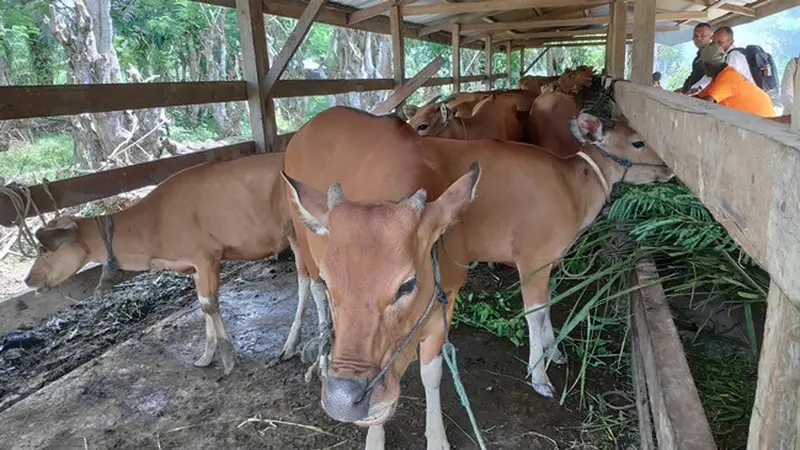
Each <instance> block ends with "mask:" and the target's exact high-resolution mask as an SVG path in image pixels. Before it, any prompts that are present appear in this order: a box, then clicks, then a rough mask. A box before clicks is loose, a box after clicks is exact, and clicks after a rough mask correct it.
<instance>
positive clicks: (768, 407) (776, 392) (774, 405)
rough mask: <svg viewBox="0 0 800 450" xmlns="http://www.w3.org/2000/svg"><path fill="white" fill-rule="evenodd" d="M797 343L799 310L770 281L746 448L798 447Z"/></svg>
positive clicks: (799, 357)
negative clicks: (756, 384)
mask: <svg viewBox="0 0 800 450" xmlns="http://www.w3.org/2000/svg"><path fill="white" fill-rule="evenodd" d="M795 300H797V299H795ZM798 342H800V311H799V310H798V309H797V306H795V305H793V304H792V302H791V300H790V299H789V297H787V296H786V294H784V293H783V292H782V291H781V289H780V287H778V286H777V285H776V284H775V283H774V282H771V283H770V286H769V298H768V300H767V320H766V324H765V325H764V341H763V343H762V345H761V357H760V359H759V362H758V386H757V387H756V399H755V402H754V403H753V412H752V414H751V415H750V431H749V434H748V436H747V449H748V450H772V449H796V448H800V437H799V436H798V433H800V414H798V409H800V351H798V347H797V345H798Z"/></svg>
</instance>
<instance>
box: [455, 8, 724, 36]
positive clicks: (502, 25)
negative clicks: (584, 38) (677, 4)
mask: <svg viewBox="0 0 800 450" xmlns="http://www.w3.org/2000/svg"><path fill="white" fill-rule="evenodd" d="M705 19H708V12H707V11H682V12H665V13H657V14H656V21H678V20H705ZM610 21H611V18H610V17H609V16H600V17H584V18H579V19H539V20H537V19H532V20H520V21H516V22H495V23H477V24H472V25H463V26H462V27H461V34H462V35H463V34H471V33H476V32H486V31H508V30H520V31H524V30H533V29H537V28H550V27H568V26H584V25H605V24H608V23H609V22H610ZM628 23H633V15H629V16H628Z"/></svg>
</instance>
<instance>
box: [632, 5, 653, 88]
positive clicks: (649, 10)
mask: <svg viewBox="0 0 800 450" xmlns="http://www.w3.org/2000/svg"><path fill="white" fill-rule="evenodd" d="M634 4H635V7H634V19H635V20H634V28H633V49H632V50H631V81H633V82H634V83H639V84H647V85H650V84H652V80H653V57H654V56H655V45H656V0H634Z"/></svg>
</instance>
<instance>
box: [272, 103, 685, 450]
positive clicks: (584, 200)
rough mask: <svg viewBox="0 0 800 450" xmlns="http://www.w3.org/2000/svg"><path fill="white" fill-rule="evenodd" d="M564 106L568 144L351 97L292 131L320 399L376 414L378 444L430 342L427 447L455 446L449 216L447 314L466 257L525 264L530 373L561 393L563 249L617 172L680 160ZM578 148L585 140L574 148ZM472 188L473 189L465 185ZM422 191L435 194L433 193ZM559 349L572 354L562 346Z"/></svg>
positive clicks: (332, 408)
mask: <svg viewBox="0 0 800 450" xmlns="http://www.w3.org/2000/svg"><path fill="white" fill-rule="evenodd" d="M543 103H544V102H543ZM564 110H566V108H565V109H564ZM552 120H554V121H555V120H556V119H552ZM563 122H564V124H566V125H562V128H564V127H567V128H568V129H572V130H573V131H574V134H575V136H577V137H578V138H579V139H580V140H581V141H582V145H581V144H579V145H576V146H575V148H573V149H566V151H564V152H563V154H561V155H560V156H556V155H554V154H553V153H558V152H556V151H552V150H550V151H547V150H545V149H543V148H541V147H537V146H533V145H528V144H523V143H514V142H503V141H497V140H479V141H469V142H465V141H460V140H454V139H441V138H436V137H418V136H416V135H415V134H414V133H413V132H412V130H411V129H410V127H407V126H405V125H403V124H402V123H401V122H400V121H398V120H393V119H391V118H389V117H380V118H379V117H374V116H371V115H368V114H364V113H362V112H358V111H354V110H351V109H348V108H342V107H337V108H333V109H331V110H328V111H325V112H323V113H321V114H319V115H318V116H316V117H315V118H313V119H312V120H311V121H310V122H309V123H307V124H306V125H305V127H304V128H302V129H301V130H300V131H299V132H298V134H297V135H295V137H294V138H293V140H292V143H290V147H289V149H288V151H287V158H286V172H287V175H288V178H287V180H288V182H289V183H290V184H291V185H292V187H293V188H292V189H290V190H289V193H290V201H291V202H292V203H293V204H294V205H295V208H296V209H294V210H293V215H294V216H293V219H294V226H295V231H296V233H297V235H298V245H299V247H300V249H301V252H303V254H304V258H305V260H306V261H307V262H308V266H309V273H310V275H311V276H312V277H314V276H315V274H317V273H319V274H320V276H321V277H322V278H324V280H325V282H326V283H327V287H328V293H329V300H330V305H331V311H332V313H331V314H332V318H333V327H334V334H335V336H336V341H335V343H334V346H333V349H332V353H331V361H330V365H329V367H330V369H329V371H328V374H327V379H326V380H325V381H324V383H323V387H322V399H323V400H322V405H323V408H324V409H325V411H326V412H327V413H328V415H330V416H331V417H333V418H334V419H336V420H340V421H345V422H354V423H356V424H358V425H361V426H369V427H370V428H369V431H368V433H367V449H376V448H383V444H384V433H383V424H384V423H385V422H386V421H387V420H389V418H390V417H391V416H392V414H393V412H394V409H395V407H396V405H397V400H398V398H399V395H400V386H399V379H400V377H401V376H402V375H403V373H404V372H405V370H406V368H407V366H408V364H409V363H410V361H411V360H412V359H413V357H414V355H413V353H412V351H411V350H410V349H411V348H413V346H414V345H416V344H417V343H420V356H419V357H420V370H421V376H422V381H423V385H424V386H425V394H426V406H427V408H426V432H425V435H426V437H427V439H428V448H429V449H448V448H449V444H448V441H447V438H446V433H445V431H444V424H443V421H442V416H441V405H440V398H439V384H440V382H441V374H442V365H441V363H442V360H441V355H440V354H439V352H440V348H441V344H442V342H443V339H444V334H443V332H442V329H443V328H444V327H445V326H444V325H443V324H442V322H441V316H440V315H439V314H438V313H437V311H436V310H434V309H432V308H431V306H430V305H431V304H432V302H433V301H434V298H435V297H436V290H435V289H434V285H435V284H434V283H433V282H432V276H431V272H432V271H433V268H432V266H431V260H430V259H429V254H430V249H431V246H432V245H433V242H434V241H435V240H436V239H437V237H438V236H439V234H440V233H441V231H442V229H444V228H447V232H446V233H445V234H444V235H443V236H442V239H440V240H439V241H438V244H437V247H436V248H437V255H436V256H438V261H439V263H440V265H441V286H442V289H443V291H444V292H445V293H446V298H447V308H446V311H447V323H448V324H449V321H450V319H451V317H452V308H453V299H454V296H455V293H456V292H457V291H458V289H459V288H460V286H461V283H462V282H463V280H464V276H465V266H466V264H467V263H468V262H470V261H486V262H499V263H504V264H509V265H514V266H516V267H517V269H518V271H519V273H520V276H521V277H522V278H523V280H524V281H523V283H522V290H523V298H524V303H525V306H526V310H528V311H532V312H531V313H529V314H528V315H527V317H526V318H527V323H528V327H529V331H530V336H529V342H530V354H529V361H528V366H529V372H530V374H531V378H532V379H531V382H532V385H533V387H534V389H535V390H536V391H537V392H538V393H540V394H541V395H544V396H548V397H552V395H553V387H552V385H551V383H550V381H549V379H548V377H547V374H546V372H545V369H544V362H543V361H541V360H542V356H543V355H544V349H545V347H549V346H550V345H551V344H552V343H553V341H554V334H553V329H552V325H551V323H550V317H549V309H548V308H541V309H538V308H539V307H541V306H542V305H544V304H546V303H547V300H548V279H549V269H550V267H551V263H550V262H551V261H555V260H558V259H559V258H560V257H561V256H562V255H563V253H564V252H565V251H566V249H567V248H568V247H569V245H570V244H571V243H572V242H573V241H574V240H575V239H576V237H577V235H578V234H579V233H580V231H581V230H583V229H584V228H585V227H586V226H588V225H589V224H590V223H591V222H592V221H593V220H594V218H595V217H596V215H597V214H598V212H599V211H600V209H601V207H602V206H603V204H604V203H605V201H606V196H607V195H608V190H609V189H610V186H612V185H613V184H614V183H616V182H618V181H621V180H623V179H624V180H625V181H629V182H633V183H645V182H653V181H663V180H666V179H669V178H670V177H671V176H672V172H671V171H670V170H669V168H667V167H666V166H664V165H663V163H662V162H661V160H660V159H659V158H658V156H657V155H656V154H655V153H654V152H653V151H652V150H651V149H649V148H648V147H647V146H646V145H645V144H644V142H643V141H642V140H641V137H640V136H638V135H637V134H636V133H635V132H633V130H631V129H630V128H629V127H627V126H626V125H625V124H623V123H618V124H616V125H615V126H614V127H613V128H605V127H604V126H603V125H602V123H601V122H600V121H599V120H598V119H596V118H594V117H592V116H590V115H587V114H580V115H578V116H577V117H572V118H570V117H564V118H563ZM342 129H347V130H350V131H349V132H348V133H342V132H341V130H342ZM594 146H597V147H594ZM579 148H580V149H581V150H582V154H583V156H579V157H576V156H575V155H576V154H577V153H576V151H577V150H578V149H579ZM610 155H613V156H610ZM586 158H588V160H591V163H589V161H588V160H587V159H586ZM472 161H477V162H478V163H479V167H480V170H479V171H478V170H477V167H478V166H474V165H472ZM595 169H596V170H595ZM465 172H467V174H468V175H467V176H462V174H464V173H465ZM478 175H480V180H481V181H480V182H479V183H478V182H477V179H478ZM459 177H460V178H459ZM454 180H455V181H454ZM338 183H341V184H338ZM476 183H477V184H476ZM448 184H449V185H450V187H449V188H447V190H446V191H445V188H446V187H447V185H448ZM420 188H424V189H425V190H424V191H417V192H416V193H415V194H414V195H412V194H411V193H412V192H414V190H416V189H420ZM470 189H472V190H474V191H475V193H474V194H470V195H467V194H466V193H465V192H466V191H469V190H470ZM326 191H327V197H326V194H325V192H326ZM443 191H444V192H445V193H444V194H441V195H440V193H441V192H443ZM425 192H427V193H428V195H429V197H430V198H431V199H435V200H434V201H433V202H430V203H426V195H425ZM473 195H474V200H472V201H471V203H470V202H469V200H470V197H472V196H473ZM401 199H403V200H401ZM467 203H469V206H468V207H466V204H467ZM465 207H466V210H465V211H464V212H463V213H462V214H460V221H459V223H452V221H453V220H455V219H456V217H457V216H458V215H459V214H458V212H459V210H460V209H462V208H465ZM431 222H434V223H436V224H437V225H436V226H432V225H431ZM448 223H450V224H451V225H450V226H449V227H446V224H448ZM431 229H433V231H431ZM303 233H305V238H304V235H303ZM445 242H446V250H445V249H444V247H443V245H444V243H445ZM312 255H313V256H312ZM316 267H319V268H320V269H316ZM542 267H544V270H541V271H539V272H538V273H536V275H535V276H533V277H528V275H530V274H531V273H533V272H536V271H537V269H540V268H542ZM431 311H433V312H431ZM417 324H418V329H417V330H416V332H414V333H411V332H412V331H414V327H415V326H417ZM410 333H411V334H410ZM404 343H405V344H407V345H405V346H403V344H404ZM398 348H401V349H402V351H399V352H397V349H398ZM395 356H397V357H396V359H393V358H394V357H395ZM553 358H554V359H555V360H561V359H563V358H562V357H561V356H560V355H558V354H557V349H555V348H553ZM384 369H386V370H385V371H384Z"/></svg>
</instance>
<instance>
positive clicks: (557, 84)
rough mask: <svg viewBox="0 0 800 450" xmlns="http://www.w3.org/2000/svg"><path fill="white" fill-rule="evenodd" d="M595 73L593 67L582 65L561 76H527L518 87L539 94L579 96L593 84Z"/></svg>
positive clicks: (520, 80)
mask: <svg viewBox="0 0 800 450" xmlns="http://www.w3.org/2000/svg"><path fill="white" fill-rule="evenodd" d="M593 72H594V68H593V67H591V66H583V65H582V66H578V67H577V68H576V69H574V70H573V69H567V70H566V71H564V73H563V74H561V75H559V76H550V77H540V76H532V75H526V76H524V77H521V78H520V79H519V82H517V87H519V88H520V89H525V90H529V91H532V92H535V93H537V94H545V93H548V92H564V93H567V94H577V93H578V92H580V91H581V90H583V89H585V88H587V87H588V86H589V85H591V84H592V73H593Z"/></svg>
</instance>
